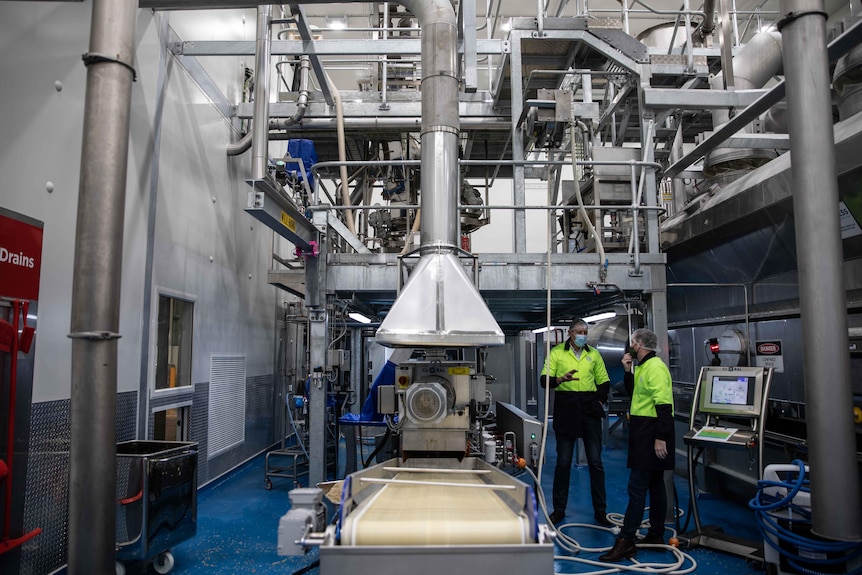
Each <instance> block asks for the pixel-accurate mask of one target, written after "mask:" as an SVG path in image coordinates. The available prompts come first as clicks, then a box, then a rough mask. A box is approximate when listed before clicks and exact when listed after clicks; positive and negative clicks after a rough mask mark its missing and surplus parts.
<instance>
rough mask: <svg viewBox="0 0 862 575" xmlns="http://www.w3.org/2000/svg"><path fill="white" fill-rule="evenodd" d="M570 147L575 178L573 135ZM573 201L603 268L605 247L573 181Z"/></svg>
mask: <svg viewBox="0 0 862 575" xmlns="http://www.w3.org/2000/svg"><path fill="white" fill-rule="evenodd" d="M574 128H575V124H572V129H573V130H574ZM571 147H572V170H573V171H574V174H575V176H577V174H578V161H577V150H576V149H575V138H574V134H572V138H571ZM575 199H577V200H578V213H579V214H580V215H581V219H582V220H583V221H584V225H585V226H587V229H588V230H589V231H590V233H591V234H592V236H593V237H594V238H595V240H596V251H597V252H598V254H599V266H605V265H606V262H605V246H604V245H603V244H602V238H600V237H599V235H598V234H597V233H596V228H595V226H593V222H591V221H590V218H589V216H588V215H587V210H586V209H585V208H584V199H583V198H582V197H581V186H580V185H579V184H578V182H577V181H575Z"/></svg>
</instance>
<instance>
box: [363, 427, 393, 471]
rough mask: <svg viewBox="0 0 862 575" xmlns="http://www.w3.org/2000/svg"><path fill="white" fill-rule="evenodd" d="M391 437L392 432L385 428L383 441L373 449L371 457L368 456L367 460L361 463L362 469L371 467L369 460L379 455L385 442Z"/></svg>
mask: <svg viewBox="0 0 862 575" xmlns="http://www.w3.org/2000/svg"><path fill="white" fill-rule="evenodd" d="M391 436H392V430H391V429H389V428H388V427H387V428H386V433H384V434H383V440H382V441H381V442H380V443H379V444H377V447H375V448H374V451H372V452H371V455H369V456H368V458H367V459H366V460H365V461H363V462H362V467H363V468H364V467H368V466H369V465H371V460H372V459H374V456H376V455H377V454H378V453H380V450H381V449H383V447H384V446H385V445H386V442H387V441H389V438H390V437H391Z"/></svg>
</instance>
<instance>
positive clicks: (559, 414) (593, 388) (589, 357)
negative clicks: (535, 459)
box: [542, 340, 610, 437]
mask: <svg viewBox="0 0 862 575" xmlns="http://www.w3.org/2000/svg"><path fill="white" fill-rule="evenodd" d="M573 369H576V370H577V372H576V373H575V374H574V377H576V378H578V379H575V380H573V381H566V382H563V383H561V384H559V385H558V386H555V387H554V389H555V390H556V394H555V395H554V431H555V432H556V433H562V434H566V435H571V436H574V437H581V435H582V430H581V421H582V419H583V417H584V416H589V417H603V416H604V414H605V410H604V405H603V404H604V403H607V401H608V391H609V389H610V378H609V377H608V370H607V369H606V368H605V362H604V360H603V359H602V356H601V355H600V354H599V352H598V350H597V349H595V348H593V347H590V346H584V347H583V349H582V350H581V353H580V357H577V356H576V355H575V351H574V349H572V343H571V340H566V341H565V342H563V343H561V344H559V345H555V346H554V347H553V348H552V349H551V351H550V353H549V354H548V359H547V361H546V362H545V367H544V368H543V369H542V375H546V376H549V377H553V378H557V377H562V376H564V375H565V374H566V373H568V372H570V371H571V370H573ZM552 385H553V382H552Z"/></svg>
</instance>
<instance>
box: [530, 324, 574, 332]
mask: <svg viewBox="0 0 862 575" xmlns="http://www.w3.org/2000/svg"><path fill="white" fill-rule="evenodd" d="M555 329H566V328H564V327H563V326H560V325H552V326H551V327H548V326H545V327H539V328H536V329H534V330H533V333H545V332H546V331H554V330H555Z"/></svg>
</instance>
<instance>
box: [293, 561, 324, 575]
mask: <svg viewBox="0 0 862 575" xmlns="http://www.w3.org/2000/svg"><path fill="white" fill-rule="evenodd" d="M319 566H320V559H315V560H314V561H312V562H311V563H309V564H308V565H306V566H305V567H302V568H301V569H297V570H296V571H294V572H293V573H292V574H291V575H304V574H305V573H308V572H309V571H311V570H312V569H316V568H317V567H319Z"/></svg>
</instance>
